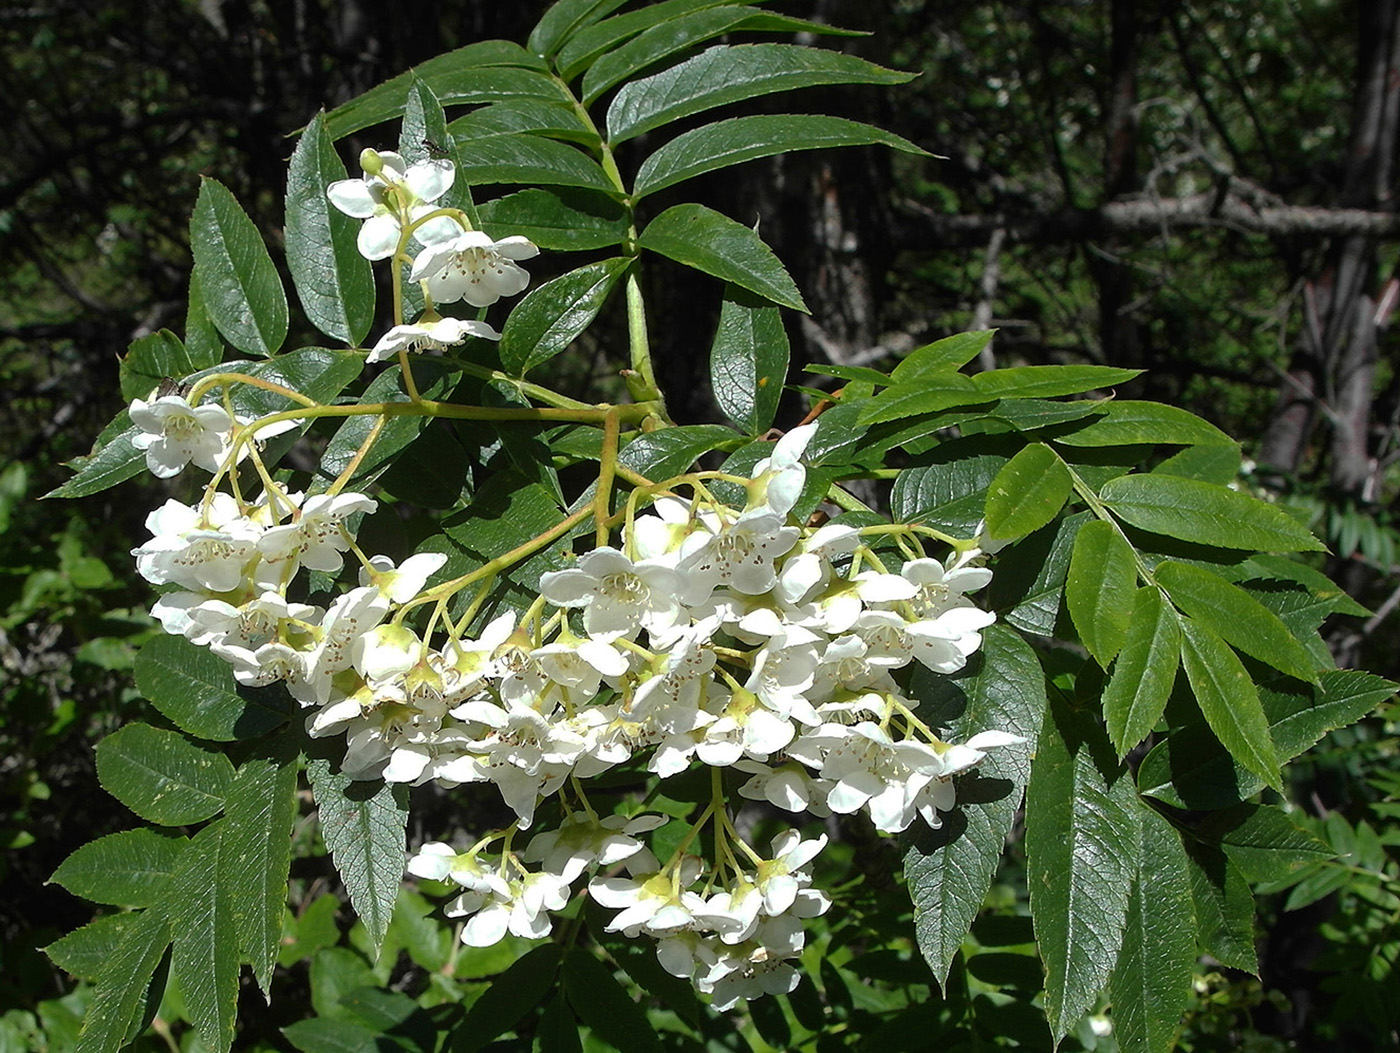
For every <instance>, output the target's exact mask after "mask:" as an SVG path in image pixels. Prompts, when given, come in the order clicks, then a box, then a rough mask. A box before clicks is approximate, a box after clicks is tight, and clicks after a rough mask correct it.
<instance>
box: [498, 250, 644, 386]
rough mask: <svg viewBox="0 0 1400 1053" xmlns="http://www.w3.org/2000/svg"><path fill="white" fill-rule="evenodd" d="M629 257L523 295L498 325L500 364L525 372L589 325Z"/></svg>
mask: <svg viewBox="0 0 1400 1053" xmlns="http://www.w3.org/2000/svg"><path fill="white" fill-rule="evenodd" d="M630 262H631V261H629V260H627V259H624V258H621V257H619V258H617V259H612V260H603V261H602V262H601V263H590V264H589V265H588V266H586V267H580V268H579V269H578V270H576V271H570V272H569V273H568V274H565V275H563V276H562V277H559V278H555V279H554V280H553V281H549V282H545V283H544V284H543V285H541V286H540V287H539V288H538V289H535V290H533V291H532V292H531V293H530V295H528V296H526V297H525V299H523V300H521V301H520V303H519V304H518V305H517V306H516V308H515V310H513V311H511V312H510V317H509V318H507V319H506V324H505V328H504V329H502V330H501V366H502V367H503V368H504V369H505V370H506V372H508V373H513V374H515V375H518V376H524V375H525V374H526V373H527V372H528V371H529V370H531V369H533V368H535V367H536V366H538V365H541V364H543V363H545V362H548V361H549V360H550V359H551V358H553V357H554V356H555V355H559V354H562V353H563V352H564V351H565V350H567V348H568V346H569V345H570V344H571V343H573V341H574V339H575V338H576V337H577V336H578V335H579V334H580V333H582V332H583V331H584V330H585V329H587V328H588V326H589V324H590V323H592V321H593V319H594V318H596V317H597V316H598V312H599V311H600V310H602V308H603V304H604V303H605V302H606V301H607V298H608V295H609V294H610V293H611V292H612V291H613V288H614V287H615V286H616V285H617V283H618V280H619V279H620V278H621V277H622V275H623V274H624V273H625V272H626V270H627V267H628V265H629V264H630Z"/></svg>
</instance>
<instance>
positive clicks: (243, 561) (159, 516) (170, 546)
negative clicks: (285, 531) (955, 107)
mask: <svg viewBox="0 0 1400 1053" xmlns="http://www.w3.org/2000/svg"><path fill="white" fill-rule="evenodd" d="M146 527H147V529H148V530H150V532H151V533H152V534H153V535H154V536H153V537H152V538H151V540H150V541H148V542H147V543H146V544H144V545H142V546H141V547H140V548H136V549H132V550H131V554H132V555H133V556H135V557H136V569H137V571H138V572H139V573H140V575H141V576H142V577H143V578H145V579H146V580H147V581H149V582H150V583H151V584H152V585H166V584H171V583H173V584H176V585H180V586H183V587H184V588H186V589H207V590H208V591H209V592H232V591H233V590H234V589H237V588H239V587H240V586H241V585H243V584H244V581H245V577H244V571H245V569H246V568H247V565H248V563H249V562H250V561H251V560H253V559H255V558H256V557H257V541H258V539H259V537H260V536H261V534H262V532H263V531H262V528H261V527H259V526H258V525H257V524H256V523H254V522H252V521H251V520H249V519H248V518H246V517H245V516H243V515H242V514H241V513H240V511H239V509H238V502H237V501H236V500H234V498H233V496H232V495H231V494H225V493H216V494H215V495H214V497H213V499H212V500H211V501H210V502H209V504H208V506H207V507H201V506H194V507H191V506H189V505H183V504H181V503H180V502H179V501H176V500H174V499H173V498H172V499H170V500H168V501H166V502H165V504H163V505H161V506H160V507H159V508H157V509H156V510H155V511H153V512H152V513H151V514H150V515H148V516H147V517H146Z"/></svg>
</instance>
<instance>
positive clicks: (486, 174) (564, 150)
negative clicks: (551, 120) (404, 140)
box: [443, 134, 622, 196]
mask: <svg viewBox="0 0 1400 1053" xmlns="http://www.w3.org/2000/svg"><path fill="white" fill-rule="evenodd" d="M454 139H455V137H454ZM443 145H446V144H445V143H444V144H443ZM459 145H460V146H461V147H462V149H461V150H460V151H459V156H460V157H461V163H460V164H459V165H458V166H457V178H458V179H459V180H462V181H463V182H465V183H467V184H468V185H470V186H486V185H488V184H492V183H526V184H541V185H544V186H577V187H585V188H587V189H589V190H601V191H603V192H604V193H606V194H613V195H617V196H621V193H622V192H621V191H620V190H619V189H618V187H617V186H616V185H615V184H614V183H613V182H612V180H610V179H609V178H608V177H607V174H606V173H605V172H604V171H603V169H602V168H601V167H600V166H599V165H598V164H597V162H595V161H594V160H593V159H592V158H590V157H589V156H588V155H587V154H585V153H584V152H583V151H581V150H578V149H575V148H574V147H572V146H569V145H568V144H567V143H560V142H555V141H554V140H553V139H543V138H541V137H540V136H538V135H524V134H506V135H492V136H489V137H488V138H485V139H468V140H463V141H462V142H461V143H460V144H459Z"/></svg>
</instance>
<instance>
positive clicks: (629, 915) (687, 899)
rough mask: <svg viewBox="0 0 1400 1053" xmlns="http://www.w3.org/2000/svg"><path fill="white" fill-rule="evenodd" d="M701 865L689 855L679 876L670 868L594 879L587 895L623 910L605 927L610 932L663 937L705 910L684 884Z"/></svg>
mask: <svg viewBox="0 0 1400 1053" xmlns="http://www.w3.org/2000/svg"><path fill="white" fill-rule="evenodd" d="M698 869H699V868H698V865H694V864H693V863H692V859H691V858H687V859H686V861H685V863H684V864H683V865H682V872H681V874H680V875H678V876H677V875H673V874H672V873H671V872H670V871H663V872H660V873H655V874H642V875H638V879H637V880H633V879H632V878H622V877H614V878H594V879H593V880H592V881H590V882H589V883H588V894H589V895H590V896H592V897H593V898H594V900H596V901H597V902H598V903H599V905H601V906H604V907H608V908H610V909H612V910H620V911H621V912H622V913H621V914H618V915H617V916H616V917H614V918H613V920H612V921H610V922H608V924H607V925H606V926H605V928H606V929H607V931H608V932H621V933H625V934H626V935H628V936H636V935H637V934H638V933H640V932H648V933H650V934H651V935H653V936H663V935H665V934H666V933H669V932H674V931H675V930H677V929H682V928H685V927H686V926H687V925H689V924H690V923H691V921H692V920H693V918H694V915H695V912H696V911H698V910H703V909H704V907H705V901H704V900H703V899H701V898H700V896H699V895H697V894H696V893H694V892H689V891H686V889H685V886H686V885H687V884H689V881H688V880H686V879H687V878H689V879H690V880H692V881H693V880H694V876H695V873H696V872H698Z"/></svg>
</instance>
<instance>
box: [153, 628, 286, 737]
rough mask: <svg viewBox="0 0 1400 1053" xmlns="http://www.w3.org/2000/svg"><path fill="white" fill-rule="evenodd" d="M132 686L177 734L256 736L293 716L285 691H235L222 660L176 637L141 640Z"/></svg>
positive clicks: (163, 636) (244, 689)
mask: <svg viewBox="0 0 1400 1053" xmlns="http://www.w3.org/2000/svg"><path fill="white" fill-rule="evenodd" d="M136 687H137V689H138V690H139V691H140V692H141V694H142V696H143V697H144V698H146V699H147V700H149V701H150V702H151V704H152V705H154V706H155V707H156V708H157V709H158V710H160V711H161V712H162V713H164V714H165V715H166V716H167V717H169V718H170V719H171V720H172V721H174V722H175V725H176V726H177V727H179V728H180V730H182V731H187V732H189V733H190V734H191V735H193V736H194V737H195V738H200V739H208V740H210V741H213V742H233V741H235V740H237V739H251V738H257V737H258V736H259V735H263V734H266V733H267V732H269V731H271V730H272V729H273V728H275V727H277V726H278V725H280V724H284V723H286V722H287V720H288V719H289V718H290V717H291V715H292V704H291V702H290V700H289V699H288V697H287V695H286V693H285V692H283V691H280V690H256V689H250V688H239V687H238V685H237V684H235V683H234V680H233V676H232V674H231V672H230V671H229V666H228V663H227V662H226V661H224V660H223V659H222V658H220V657H219V656H218V655H215V654H212V653H211V652H210V651H209V649H208V648H207V647H196V646H195V645H194V644H192V643H190V642H189V641H188V640H186V639H184V638H183V637H180V636H165V635H161V636H156V637H154V638H152V639H151V640H148V641H147V642H146V644H145V645H144V646H143V647H142V648H141V651H140V653H139V654H138V655H137V656H136Z"/></svg>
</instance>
